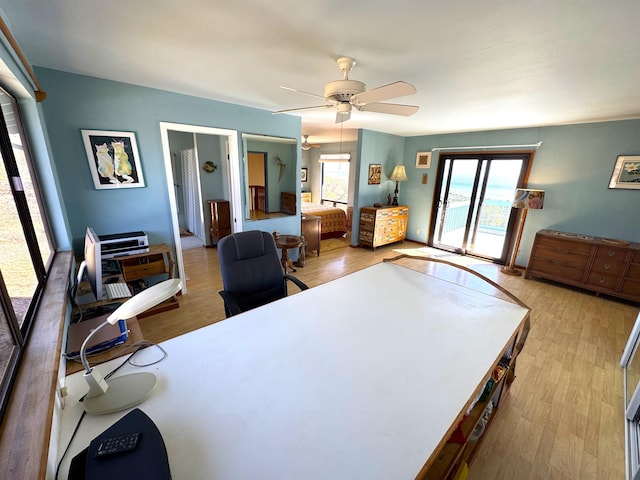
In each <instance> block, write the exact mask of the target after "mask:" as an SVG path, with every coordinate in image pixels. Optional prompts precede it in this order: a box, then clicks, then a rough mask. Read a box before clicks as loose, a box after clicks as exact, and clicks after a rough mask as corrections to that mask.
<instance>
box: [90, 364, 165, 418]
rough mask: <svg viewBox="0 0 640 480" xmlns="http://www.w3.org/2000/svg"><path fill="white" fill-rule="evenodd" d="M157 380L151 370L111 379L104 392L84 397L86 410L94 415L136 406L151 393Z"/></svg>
mask: <svg viewBox="0 0 640 480" xmlns="http://www.w3.org/2000/svg"><path fill="white" fill-rule="evenodd" d="M157 381H158V380H157V378H156V376H155V375H154V374H153V373H149V372H140V373H131V374H129V375H122V376H120V377H115V378H112V379H109V380H107V384H108V385H109V388H108V390H107V391H106V392H105V393H104V394H102V395H96V396H95V397H87V398H85V399H84V410H85V412H87V413H91V414H94V415H104V414H107V413H114V412H119V411H121V410H126V409H127V408H131V407H135V406H136V405H138V404H139V403H142V402H143V401H145V400H146V399H147V398H148V397H149V395H151V390H153V387H155V386H156V383H157Z"/></svg>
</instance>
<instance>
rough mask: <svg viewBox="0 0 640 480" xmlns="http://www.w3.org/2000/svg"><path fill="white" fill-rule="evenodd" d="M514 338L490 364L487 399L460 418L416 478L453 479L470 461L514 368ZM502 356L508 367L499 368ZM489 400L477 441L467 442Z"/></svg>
mask: <svg viewBox="0 0 640 480" xmlns="http://www.w3.org/2000/svg"><path fill="white" fill-rule="evenodd" d="M516 340H517V339H516V338H514V340H513V342H512V343H511V345H510V346H509V348H507V349H506V350H505V351H504V352H503V356H502V358H501V359H500V360H498V362H496V364H495V365H494V366H493V372H492V374H491V377H490V378H494V383H493V386H492V387H491V391H490V392H489V393H488V394H487V396H486V398H484V399H481V400H478V401H477V402H476V403H475V405H473V407H472V408H471V410H470V412H469V414H468V415H466V416H464V417H463V418H462V420H461V421H460V423H459V424H458V427H457V428H456V430H454V433H453V434H452V435H451V437H449V439H448V440H447V442H446V443H445V444H444V445H443V446H442V448H441V449H440V451H439V452H438V455H437V457H436V458H435V460H434V461H433V462H432V463H431V465H429V468H428V469H427V470H426V471H425V472H423V474H422V475H419V476H418V477H417V479H418V480H447V479H451V478H454V477H455V475H456V473H457V472H458V469H460V468H461V467H462V465H463V464H466V465H467V466H468V465H469V464H470V463H471V462H472V461H473V458H474V456H475V454H476V453H477V451H478V449H479V447H480V445H481V443H482V440H483V439H484V436H485V434H486V432H487V430H489V428H490V426H491V423H492V422H493V419H494V418H495V416H496V415H497V413H498V409H499V407H500V403H501V401H502V398H503V396H504V395H505V394H506V393H507V387H508V386H507V385H506V379H507V378H508V376H507V372H508V370H509V369H510V368H514V367H515V360H516V356H515V355H512V352H513V351H514V348H515V344H516ZM503 359H505V363H507V362H508V367H507V368H500V367H498V365H499V364H500V363H501V361H502V360H503ZM496 377H497V379H496ZM488 381H489V380H487V382H488ZM485 387H486V384H485ZM483 390H484V388H483ZM490 402H493V410H492V412H491V415H490V417H489V418H488V420H487V423H486V425H485V427H484V430H483V431H482V434H481V435H480V436H479V438H477V439H476V440H474V441H469V440H468V439H469V437H470V435H471V434H472V433H473V431H474V430H475V428H476V427H477V426H478V424H479V423H480V420H481V419H482V417H483V415H484V413H485V411H486V409H487V407H488V406H489V403H490Z"/></svg>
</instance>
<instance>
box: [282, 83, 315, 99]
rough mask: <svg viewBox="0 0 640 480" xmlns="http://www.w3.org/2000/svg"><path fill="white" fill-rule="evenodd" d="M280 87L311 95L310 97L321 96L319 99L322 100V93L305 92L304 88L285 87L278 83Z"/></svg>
mask: <svg viewBox="0 0 640 480" xmlns="http://www.w3.org/2000/svg"><path fill="white" fill-rule="evenodd" d="M280 88H282V89H284V90H289V91H290V92H298V93H304V94H305V95H311V96H312V97H316V98H321V99H323V100H324V97H323V96H322V95H316V94H315V93H310V92H305V91H304V90H298V89H296V88H291V87H285V86H283V85H280Z"/></svg>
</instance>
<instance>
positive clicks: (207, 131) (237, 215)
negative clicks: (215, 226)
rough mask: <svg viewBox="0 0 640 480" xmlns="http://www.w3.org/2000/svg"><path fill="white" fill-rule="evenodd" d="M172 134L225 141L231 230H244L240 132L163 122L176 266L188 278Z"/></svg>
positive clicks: (225, 165) (224, 168)
mask: <svg viewBox="0 0 640 480" xmlns="http://www.w3.org/2000/svg"><path fill="white" fill-rule="evenodd" d="M169 131H178V132H189V133H193V134H203V135H215V136H220V137H224V139H225V142H224V143H225V156H226V163H225V164H224V165H223V166H222V174H223V175H225V177H226V180H225V184H226V185H225V188H226V191H227V192H228V196H229V202H230V207H231V216H232V222H231V231H232V232H239V231H241V230H242V221H241V219H242V202H241V197H240V195H241V193H240V192H241V188H240V156H239V152H238V132H236V131H235V130H223V129H219V128H211V127H202V126H197V125H183V124H179V123H166V122H160V135H161V138H162V150H163V154H164V162H165V172H166V177H167V192H168V193H169V204H170V206H171V218H172V226H173V237H174V244H175V245H176V263H177V265H178V275H179V276H180V278H181V279H185V278H186V276H185V272H184V260H183V257H182V249H181V248H180V223H179V221H178V206H177V202H176V193H175V178H174V174H173V167H172V158H171V147H170V145H169ZM182 293H183V294H185V293H187V282H185V281H183V282H182Z"/></svg>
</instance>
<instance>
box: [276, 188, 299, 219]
mask: <svg viewBox="0 0 640 480" xmlns="http://www.w3.org/2000/svg"><path fill="white" fill-rule="evenodd" d="M297 204H298V201H297V196H296V192H280V211H281V212H282V213H287V214H290V215H295V214H296V213H297V212H298V206H297Z"/></svg>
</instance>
